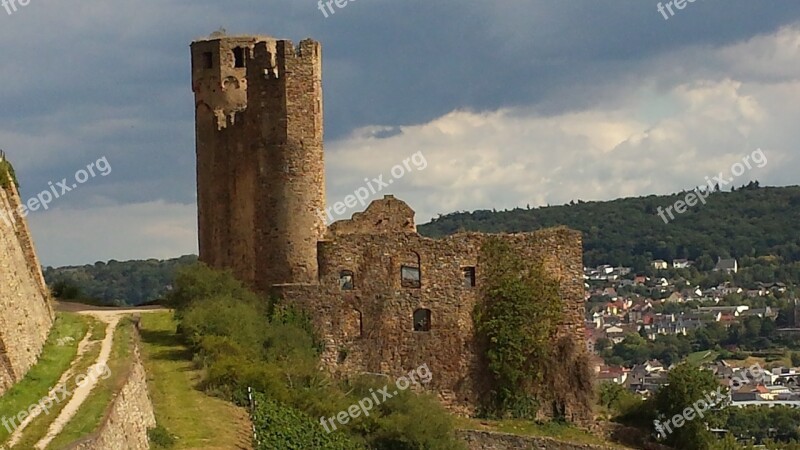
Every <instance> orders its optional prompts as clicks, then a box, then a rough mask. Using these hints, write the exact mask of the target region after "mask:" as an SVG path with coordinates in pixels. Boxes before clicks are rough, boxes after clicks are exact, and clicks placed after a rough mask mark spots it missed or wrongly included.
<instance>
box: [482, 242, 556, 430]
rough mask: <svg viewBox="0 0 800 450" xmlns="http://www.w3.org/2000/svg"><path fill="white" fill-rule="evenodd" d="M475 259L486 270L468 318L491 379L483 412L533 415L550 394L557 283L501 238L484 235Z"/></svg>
mask: <svg viewBox="0 0 800 450" xmlns="http://www.w3.org/2000/svg"><path fill="white" fill-rule="evenodd" d="M480 258H481V260H482V267H484V268H485V272H484V275H483V277H482V278H483V283H481V284H482V286H483V287H482V292H481V300H479V302H478V304H477V305H476V307H475V312H474V316H473V319H474V322H475V330H476V333H477V336H478V339H479V342H480V343H481V344H482V346H483V347H484V350H485V353H484V355H485V369H486V370H487V372H488V375H489V378H490V384H491V386H490V389H489V390H488V392H487V395H485V399H484V401H483V407H484V413H485V415H487V416H489V417H497V418H502V417H514V418H531V419H532V418H535V417H536V416H537V412H538V411H539V409H540V407H541V405H542V403H543V402H544V401H547V400H549V398H550V397H551V396H550V395H548V394H547V393H546V392H545V389H546V388H544V386H545V385H546V384H547V381H548V380H547V379H548V378H550V377H549V373H550V372H551V370H550V366H551V364H552V361H551V359H552V358H553V357H555V355H554V351H553V350H556V346H555V345H554V339H553V338H554V336H555V334H556V329H557V327H558V325H559V324H560V323H561V322H562V317H563V309H562V304H563V301H562V299H561V296H560V294H559V283H558V281H557V280H555V279H553V278H552V277H549V276H548V275H547V274H546V273H545V271H544V266H543V265H542V264H537V263H533V262H531V261H530V260H528V259H525V258H523V257H522V256H521V255H520V254H519V253H518V252H517V251H515V250H514V249H513V248H512V247H511V246H510V245H509V244H508V243H507V242H506V241H504V240H503V239H500V238H495V237H493V238H489V239H487V241H486V242H485V243H484V245H483V247H482V249H481V255H480ZM556 353H557V351H556Z"/></svg>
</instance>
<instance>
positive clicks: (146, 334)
mask: <svg viewBox="0 0 800 450" xmlns="http://www.w3.org/2000/svg"><path fill="white" fill-rule="evenodd" d="M139 334H140V335H141V336H142V341H143V342H146V343H148V344H151V345H153V346H155V347H168V348H167V349H164V350H158V351H154V352H152V353H153V357H154V358H156V359H162V360H167V361H187V362H191V361H192V356H193V355H192V351H191V350H190V349H188V348H186V347H185V345H184V342H183V340H182V339H181V337H180V336H179V335H177V334H175V332H173V331H166V330H144V329H143V330H140V331H139ZM169 347H177V348H169Z"/></svg>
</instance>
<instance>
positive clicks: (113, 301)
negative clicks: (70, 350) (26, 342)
mask: <svg viewBox="0 0 800 450" xmlns="http://www.w3.org/2000/svg"><path fill="white" fill-rule="evenodd" d="M196 261H197V256H194V255H189V256H182V257H180V258H175V259H169V260H165V261H159V260H157V259H148V260H146V261H125V262H120V261H114V260H111V261H109V262H107V263H104V262H97V263H95V264H88V265H85V266H70V267H59V268H53V267H47V268H45V270H44V277H45V280H46V281H47V285H48V286H50V289H51V290H52V291H53V294H54V295H55V296H56V297H58V298H61V299H63V300H81V301H84V302H86V303H95V304H102V305H118V306H124V305H141V304H143V303H148V302H151V301H153V300H158V299H160V298H162V297H163V296H164V294H165V293H166V292H167V290H168V289H169V287H170V285H171V284H172V280H173V279H174V275H175V270H177V269H178V268H180V267H184V266H188V265H190V264H193V263H195V262H196Z"/></svg>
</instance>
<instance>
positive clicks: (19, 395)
mask: <svg viewBox="0 0 800 450" xmlns="http://www.w3.org/2000/svg"><path fill="white" fill-rule="evenodd" d="M90 324H91V319H90V318H87V317H83V316H80V315H78V314H72V313H58V315H57V316H56V320H55V323H54V325H53V329H52V330H51V331H50V335H49V336H48V338H47V342H46V343H45V346H44V350H43V352H42V356H41V358H40V359H39V362H38V363H37V364H36V365H35V366H33V368H31V370H30V371H29V372H28V374H27V375H26V376H25V378H24V379H23V380H22V381H20V382H19V383H18V384H16V385H14V387H12V388H11V389H10V390H9V391H8V392H7V393H6V394H5V395H4V396H3V397H0V418H8V417H12V416H16V415H17V414H18V413H19V412H21V411H27V410H28V407H29V406H30V405H32V404H34V403H38V402H39V400H40V399H41V398H42V397H45V396H46V395H47V393H48V392H49V391H50V389H51V388H52V387H53V386H55V385H56V383H57V382H58V379H59V378H61V375H62V374H63V373H64V372H65V371H66V370H67V369H68V368H69V366H70V364H71V363H72V361H73V360H74V359H75V355H77V351H78V343H79V342H80V341H81V339H83V337H84V336H85V335H86V332H87V330H88V329H89V327H90ZM11 431H13V430H9V428H7V427H5V426H0V442H6V441H7V440H8V438H9V436H10V435H11Z"/></svg>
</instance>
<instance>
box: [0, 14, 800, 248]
mask: <svg viewBox="0 0 800 450" xmlns="http://www.w3.org/2000/svg"><path fill="white" fill-rule="evenodd" d="M316 6H317V5H316V3H315V2H314V3H306V2H298V1H296V0H275V1H272V2H263V1H259V0H234V1H232V2H219V1H214V2H212V1H210V0H175V1H173V2H168V3H163V2H127V3H126V2H123V3H118V2H112V3H109V2H107V1H100V0H85V1H82V2H80V3H74V2H45V1H43V0H32V1H31V2H30V5H28V6H26V7H24V8H21V9H20V10H19V11H18V12H16V13H15V14H13V15H10V16H7V15H5V13H4V12H3V10H1V9H0V43H2V45H3V58H2V60H0V80H3V82H2V83H0V104H2V105H3V108H2V109H0V148H3V149H4V150H6V151H7V153H8V155H9V157H10V158H11V160H12V161H13V162H14V164H15V167H16V168H17V174H18V176H19V178H20V181H21V184H22V192H23V195H24V196H31V195H34V194H35V193H36V192H37V191H40V190H42V189H44V188H46V186H47V183H48V182H49V181H54V180H61V179H62V178H63V177H69V176H71V175H72V174H73V173H74V172H75V170H77V169H79V168H81V167H84V166H85V165H86V164H88V163H89V162H91V161H94V160H96V159H97V158H100V157H102V156H105V157H107V158H108V160H109V161H110V162H111V164H112V165H113V167H114V172H113V174H112V175H110V176H108V177H106V178H103V179H102V180H97V181H93V182H92V183H91V184H87V185H86V186H82V187H81V190H80V193H75V194H74V195H70V196H69V197H66V198H64V199H62V200H60V201H59V203H58V206H57V210H56V211H50V212H47V213H46V214H44V215H41V216H37V215H34V216H33V217H32V219H31V220H32V221H33V223H34V225H35V229H36V234H37V236H36V237H37V240H38V243H39V245H38V247H39V249H40V251H41V252H42V253H43V254H44V255H47V258H46V261H47V260H50V261H59V262H76V263H80V262H87V261H88V262H94V260H97V259H103V258H108V257H114V258H117V259H124V258H128V257H142V256H143V254H144V253H145V252H147V251H151V250H152V251H155V252H156V253H157V254H158V255H161V254H163V253H164V249H168V250H169V251H174V254H175V255H177V254H180V253H186V252H189V251H193V250H192V249H194V248H195V244H194V240H195V239H191V240H187V239H186V238H185V237H183V238H179V239H178V241H179V242H181V244H179V245H178V244H177V243H176V244H175V245H168V244H166V243H165V241H164V240H163V239H162V238H159V237H157V236H156V235H151V234H146V233H143V232H142V230H144V229H148V227H149V226H151V225H153V224H154V223H156V222H157V218H155V217H149V216H148V215H147V214H144V215H139V214H138V213H139V212H141V211H140V209H141V208H142V205H161V207H163V208H165V211H164V214H165V217H172V216H171V214H173V213H171V212H169V211H166V210H167V209H169V208H172V207H174V208H176V209H177V210H178V211H182V214H184V215H186V214H188V210H187V209H186V208H189V207H188V206H186V205H191V204H193V202H194V201H195V178H194V173H195V170H194V125H193V99H192V92H191V85H190V80H189V77H190V71H189V48H188V46H189V43H190V42H191V41H192V40H193V39H196V38H199V37H203V36H206V35H208V33H210V32H211V31H214V30H216V29H218V28H219V27H220V26H222V27H225V28H227V29H228V31H229V32H231V33H267V34H270V35H274V36H281V37H286V38H289V39H293V40H294V41H298V40H299V39H302V38H305V37H313V38H316V39H318V40H320V41H322V43H323V46H324V72H323V76H324V85H325V93H326V94H325V114H326V122H325V129H326V139H327V142H328V149H329V153H328V156H327V158H328V162H329V165H328V174H327V175H328V180H329V183H330V186H329V198H330V199H331V201H335V200H337V199H340V198H341V196H342V195H343V194H345V193H349V192H352V191H353V189H354V188H355V187H357V185H358V184H359V183H360V182H361V181H362V180H363V178H364V177H372V176H377V175H378V174H379V173H382V172H384V171H386V170H388V169H390V168H391V167H392V165H394V164H396V163H397V162H398V161H397V160H398V159H400V160H402V158H404V157H407V156H408V155H410V154H412V153H414V152H415V151H417V150H422V151H424V152H425V154H426V155H427V156H428V157H429V159H430V160H431V165H430V167H429V168H428V169H426V170H425V171H424V172H422V173H413V174H408V175H407V176H406V177H404V178H403V180H400V181H398V182H397V183H396V184H395V185H394V186H392V189H394V190H395V191H396V193H397V194H398V195H402V196H403V197H405V198H407V199H409V200H410V202H411V203H412V206H415V207H416V208H417V209H419V210H420V214H419V217H420V219H421V220H425V219H426V218H428V217H431V216H433V215H435V214H437V213H440V212H443V213H444V212H450V211H452V210H454V209H471V208H492V207H498V208H503V207H513V206H516V205H523V206H524V205H525V204H527V203H531V204H543V203H547V202H551V203H555V202H560V201H567V200H569V199H571V198H583V199H588V198H610V197H613V196H618V195H628V194H629V193H638V192H663V191H665V190H669V189H678V188H679V186H681V187H682V186H683V185H684V184H687V183H695V181H691V180H693V179H694V178H695V175H696V174H695V173H694V172H693V171H700V170H701V169H702V171H703V172H704V173H703V174H702V175H703V176H705V175H707V173H705V171H711V172H713V171H714V169H715V168H716V167H717V166H719V165H723V166H724V165H725V164H729V160H730V159H732V158H734V156H736V157H739V156H741V155H743V154H745V152H746V151H748V152H749V151H752V149H754V148H756V147H758V146H762V147H763V148H764V149H765V150H766V151H768V152H771V153H769V154H770V155H772V154H774V155H776V156H775V158H776V159H772V158H771V159H770V165H769V167H768V168H767V169H768V174H767V175H768V180H769V181H771V182H773V183H775V184H789V183H793V182H796V180H795V179H794V178H793V175H792V174H790V173H789V172H788V169H787V167H788V165H789V164H792V163H793V162H795V157H794V156H793V154H792V152H791V151H790V150H788V149H787V148H786V147H787V146H788V143H791V142H795V141H796V139H797V132H796V131H795V129H796V122H797V118H798V111H797V106H796V105H798V104H800V102H797V101H794V99H796V98H797V92H798V91H797V81H796V80H797V73H798V70H797V69H798V64H800V59H799V58H797V51H796V47H797V31H796V28H795V27H792V26H790V25H791V24H793V23H795V22H796V21H798V20H800V2H797V1H796V0H772V1H770V2H768V3H764V2H745V1H739V2H731V3H725V4H722V3H719V2H697V3H695V4H694V5H693V6H692V8H691V9H688V8H687V10H685V11H682V12H681V14H680V15H679V16H676V17H674V18H672V19H670V20H669V21H664V20H663V18H662V17H661V15H660V14H658V12H657V11H656V9H655V4H654V3H649V2H641V1H639V0H619V1H607V2H580V3H577V2H552V1H545V0H507V1H503V2H495V3H489V2H485V1H477V0H440V1H436V2H431V1H428V0H407V1H402V2H401V1H394V0H370V1H369V2H356V3H353V4H352V5H351V6H349V7H348V8H346V9H343V10H341V12H339V13H337V14H336V16H335V17H330V18H328V19H325V18H324V17H323V16H322V15H321V14H320V12H319V11H318V10H317V8H316ZM787 25H789V26H787ZM781 27H783V28H781ZM706 128H708V130H706ZM706 131H707V132H706ZM370 133H372V134H370ZM354 158H356V159H354ZM773 161H779V163H775V164H773ZM689 162H692V164H690V163H689ZM681 167H685V168H686V169H687V170H688V172H685V171H683V170H682V169H680V168H681ZM665 174H666V175H668V176H664V175H665ZM438 177H441V178H438ZM615 177H623V178H615ZM762 181H763V180H762ZM353 184H356V186H353ZM153 208H155V206H153ZM189 209H191V208H189ZM154 210H155V209H154ZM103 211H106V212H109V213H115V214H118V215H119V216H120V217H124V218H126V220H127V222H125V223H124V224H123V223H121V225H124V226H127V227H130V230H128V229H127V228H124V227H123V228H119V229H117V228H116V227H113V226H110V227H108V228H102V227H100V226H99V225H94V224H91V223H86V222H84V221H83V220H82V219H81V217H82V216H81V215H82V214H84V213H88V214H91V215H92V217H93V218H96V219H98V220H99V219H100V218H101V217H102V216H101V213H102V212H103ZM181 217H183V216H181ZM62 218H63V219H69V220H74V221H75V224H76V226H74V227H71V228H70V227H67V228H63V227H62V225H63V223H62V222H60V220H61V219H62ZM56 219H58V220H59V222H58V223H56V222H55V221H56ZM51 220H52V221H53V222H52V223H51ZM108 220H109V221H111V222H112V223H116V220H117V219H116V218H110V219H108ZM175 220H178V219H177V216H176V218H175ZM182 220H184V221H185V222H186V223H187V224H191V223H193V221H190V220H188V215H186V217H185V218H184V219H182ZM137 224H138V225H139V227H137ZM192 226H193V225H192ZM121 229H125V230H127V231H129V233H128V234H127V235H124V236H118V230H121ZM181 229H183V228H181ZM162 231H165V229H162ZM64 236H69V239H67V238H65V237H64ZM98 239H99V240H102V241H103V242H107V243H109V245H111V246H110V247H108V249H104V248H102V247H100V248H94V247H91V246H89V245H87V244H88V243H89V242H92V241H93V240H98ZM72 241H74V242H75V244H70V242H72ZM154 243H157V244H158V245H156V244H154ZM112 244H113V245H112ZM161 244H164V245H161ZM112 250H113V251H112ZM156 253H154V255H155V254H156Z"/></svg>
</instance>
